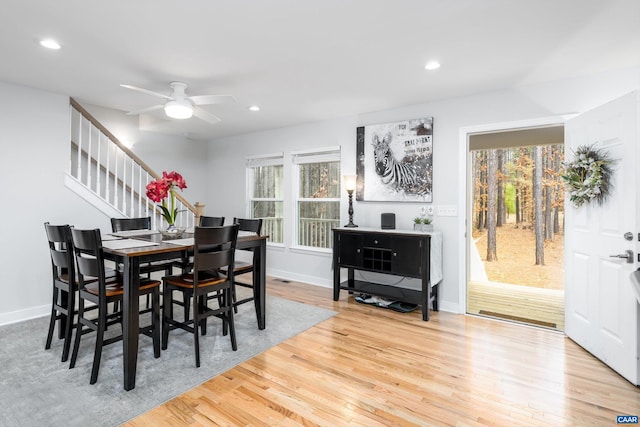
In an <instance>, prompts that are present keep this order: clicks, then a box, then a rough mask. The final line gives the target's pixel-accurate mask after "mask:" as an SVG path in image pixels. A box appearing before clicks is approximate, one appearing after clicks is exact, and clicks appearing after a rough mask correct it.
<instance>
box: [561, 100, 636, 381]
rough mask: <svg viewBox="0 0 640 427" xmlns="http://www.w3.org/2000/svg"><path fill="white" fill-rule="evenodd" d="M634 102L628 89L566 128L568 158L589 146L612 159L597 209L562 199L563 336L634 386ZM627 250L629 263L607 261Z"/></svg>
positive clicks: (595, 205)
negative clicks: (607, 191) (607, 189)
mask: <svg viewBox="0 0 640 427" xmlns="http://www.w3.org/2000/svg"><path fill="white" fill-rule="evenodd" d="M639 99H640V98H639V96H638V92H633V93H631V94H629V95H625V96H623V97H621V98H618V99H616V100H614V101H611V102H609V103H607V104H605V105H602V106H600V107H598V108H596V109H594V110H592V111H589V112H587V113H584V114H582V115H580V116H578V117H576V118H573V119H571V120H569V121H568V122H567V123H566V125H565V157H566V159H567V160H568V161H571V160H573V151H574V150H575V149H576V148H577V147H578V146H581V145H591V144H596V145H595V146H596V148H600V149H602V150H603V151H606V152H608V153H609V156H610V157H611V158H612V159H614V160H615V163H614V165H613V169H614V172H613V179H612V181H611V182H612V187H613V188H612V194H611V196H610V197H609V198H608V199H607V200H606V201H605V203H604V204H603V205H602V206H600V205H598V204H597V203H591V204H588V205H587V204H585V205H583V206H582V207H580V208H575V207H573V205H572V204H571V203H570V202H569V201H568V195H567V202H566V203H565V213H566V218H565V229H566V231H565V268H566V274H565V333H566V334H567V336H569V338H571V339H572V340H574V341H575V342H576V343H578V344H579V345H580V346H582V347H584V348H585V349H586V350H587V351H589V352H590V353H592V354H593V355H594V356H596V357H597V358H598V359H600V360H602V361H603V362H604V363H606V364H607V365H609V366H610V367H611V368H612V369H614V370H615V371H617V372H618V373H619V374H620V375H622V376H623V377H625V378H626V379H628V380H629V381H631V382H632V383H633V384H634V385H638V384H639V382H640V378H639V372H640V361H639V360H638V356H639V349H638V344H639V341H638V331H639V327H638V322H639V320H640V319H639V317H638V311H639V305H638V302H637V301H636V298H635V297H634V293H633V288H632V284H631V273H632V272H633V271H634V270H636V269H637V268H638V265H639V263H638V251H639V249H640V243H639V242H638V239H639V237H640V234H639V233H640V228H639V225H640V219H639V218H638V215H639V213H640V209H639V208H638V202H639V201H640V197H638V194H637V192H638V191H640V186H639V185H638V182H639V179H638V176H639V175H640V174H638V173H637V170H638V169H639V167H640V149H639V147H638V144H640V138H639V131H638V121H639V120H638V111H639V106H638V103H639ZM626 233H630V234H626ZM625 234H626V237H625ZM628 239H629V240H628ZM626 251H632V252H633V255H632V259H631V262H630V263H628V262H627V260H626V259H624V258H617V257H612V256H611V255H618V254H625V253H626Z"/></svg>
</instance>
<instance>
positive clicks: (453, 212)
mask: <svg viewBox="0 0 640 427" xmlns="http://www.w3.org/2000/svg"><path fill="white" fill-rule="evenodd" d="M436 212H437V215H438V216H458V208H457V207H456V206H455V205H443V206H438V207H437V208H436Z"/></svg>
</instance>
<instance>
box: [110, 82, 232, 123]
mask: <svg viewBox="0 0 640 427" xmlns="http://www.w3.org/2000/svg"><path fill="white" fill-rule="evenodd" d="M120 86H122V87H124V88H127V89H131V90H135V91H138V92H142V93H146V94H147V95H152V96H157V97H159V98H164V99H166V100H167V101H166V102H165V103H164V104H157V105H152V106H151V107H146V108H142V109H139V110H134V111H129V112H128V113H127V114H128V115H138V114H143V113H148V112H150V111H154V110H159V109H161V108H164V112H165V114H166V115H167V116H168V117H171V118H173V119H188V118H190V117H191V116H196V117H198V118H199V119H202V120H204V121H206V122H209V123H217V122H219V121H220V119H219V118H217V117H216V116H214V115H213V114H211V113H209V112H208V111H206V110H204V109H203V108H200V107H199V106H200V105H211V104H228V103H232V102H237V101H236V99H235V98H234V97H233V96H232V95H199V96H187V85H186V84H185V83H182V82H171V83H170V84H169V86H170V87H171V89H172V92H171V95H165V94H162V93H158V92H154V91H151V90H147V89H142V88H139V87H135V86H131V85H120Z"/></svg>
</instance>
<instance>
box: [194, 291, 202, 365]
mask: <svg viewBox="0 0 640 427" xmlns="http://www.w3.org/2000/svg"><path fill="white" fill-rule="evenodd" d="M201 305H202V299H201V298H200V297H196V296H195V295H193V347H194V350H195V356H196V368H199V367H200V334H198V325H199V324H200V309H201V308H202V307H201Z"/></svg>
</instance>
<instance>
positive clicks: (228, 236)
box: [193, 224, 238, 285]
mask: <svg viewBox="0 0 640 427" xmlns="http://www.w3.org/2000/svg"><path fill="white" fill-rule="evenodd" d="M193 238H194V246H193V276H194V283H195V285H197V278H198V277H199V275H200V274H199V273H201V272H206V271H211V270H219V269H224V270H227V271H228V272H229V275H228V276H227V277H228V279H229V280H230V281H233V266H234V259H235V251H236V240H237V238H238V225H237V224H234V225H227V226H223V227H196V228H195V229H194V235H193Z"/></svg>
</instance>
